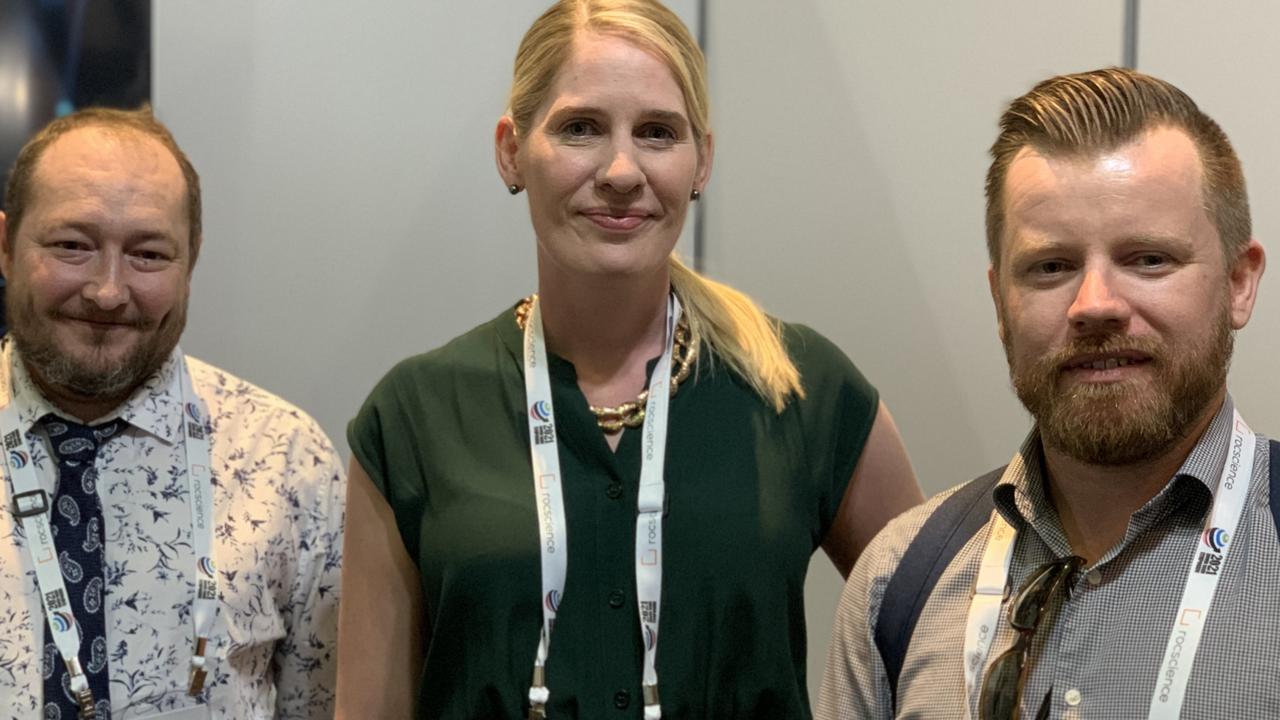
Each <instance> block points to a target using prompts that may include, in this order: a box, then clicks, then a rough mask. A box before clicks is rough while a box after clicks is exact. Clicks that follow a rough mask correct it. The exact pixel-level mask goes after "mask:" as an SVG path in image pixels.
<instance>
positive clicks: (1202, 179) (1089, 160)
mask: <svg viewBox="0 0 1280 720" xmlns="http://www.w3.org/2000/svg"><path fill="white" fill-rule="evenodd" d="M1161 133H1172V134H1173V135H1174V136H1175V137H1180V138H1181V139H1182V141H1183V142H1185V145H1186V147H1189V148H1190V150H1191V152H1192V153H1193V155H1192V159H1193V162H1192V165H1191V167H1192V168H1193V172H1194V173H1195V177H1194V178H1193V182H1194V183H1195V189H1196V191H1197V192H1196V194H1197V195H1198V197H1199V199H1200V205H1199V206H1200V209H1201V211H1202V212H1204V214H1205V216H1206V219H1207V220H1208V223H1209V225H1210V226H1211V227H1212V228H1213V231H1214V233H1215V234H1218V235H1219V240H1220V241H1221V231H1220V230H1219V228H1218V227H1217V223H1216V222H1215V221H1214V217H1213V207H1212V205H1211V203H1210V199H1209V192H1210V188H1209V186H1208V173H1207V167H1206V157H1205V152H1204V148H1203V147H1201V144H1200V143H1199V142H1197V141H1196V138H1195V137H1194V136H1193V135H1192V134H1191V132H1189V131H1188V130H1187V129H1186V128H1185V127H1183V126H1182V125H1181V124H1179V123H1177V122H1175V121H1172V120H1165V119H1155V120H1153V121H1152V122H1151V123H1149V124H1147V125H1145V126H1144V127H1142V128H1141V129H1139V130H1138V131H1137V132H1136V133H1134V134H1133V135H1131V136H1128V137H1122V138H1118V139H1116V140H1115V141H1113V142H1108V143H1101V144H1096V145H1088V146H1077V145H1069V146H1068V145H1061V144H1057V143H1051V142H1043V141H1041V142H1037V141H1032V142H1027V143H1025V144H1023V145H1022V146H1020V147H1019V148H1018V150H1017V151H1016V152H1015V153H1014V154H1013V156H1012V157H1011V158H1010V160H1009V162H1008V165H1006V166H1005V169H1004V173H1003V176H1004V177H1003V180H1002V182H1001V183H1000V197H999V198H998V200H999V203H1000V214H1001V216H1002V218H1003V220H1002V222H1001V225H1000V236H999V238H998V241H999V247H998V250H999V252H997V253H996V256H995V257H994V258H991V266H992V268H993V269H994V270H996V271H997V272H999V270H1000V266H1001V263H1000V259H1001V256H1002V255H1003V253H1004V251H1005V249H1006V244H1007V242H1008V240H1009V231H1010V228H1009V225H1010V224H1009V222H1008V219H1009V217H1010V211H1011V210H1012V209H1013V206H1012V205H1011V203H1010V193H1009V186H1010V182H1009V181H1010V180H1011V179H1012V178H1013V175H1014V169H1015V168H1016V167H1019V164H1020V162H1021V161H1023V160H1026V159H1029V158H1032V157H1038V158H1040V159H1042V160H1043V161H1044V162H1045V163H1047V164H1052V163H1062V162H1065V163H1071V164H1077V165H1086V164H1087V165H1094V164H1097V163H1098V162H1100V161H1101V160H1102V159H1103V158H1105V157H1107V156H1108V155H1115V154H1117V153H1119V152H1122V151H1123V150H1125V149H1126V148H1129V147H1132V146H1135V145H1138V144H1140V143H1143V142H1147V141H1148V140H1150V139H1151V138H1152V137H1153V136H1155V135H1158V134H1161Z"/></svg>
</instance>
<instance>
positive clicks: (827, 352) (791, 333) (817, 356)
mask: <svg viewBox="0 0 1280 720" xmlns="http://www.w3.org/2000/svg"><path fill="white" fill-rule="evenodd" d="M778 327H779V331H780V334H781V336H782V344H783V346H784V347H786V349H787V354H788V355H790V356H791V361H792V362H794V363H795V364H796V367H797V368H799V370H800V373H801V377H803V376H804V374H805V373H806V371H810V372H820V373H837V374H839V373H845V372H847V371H849V370H853V371H854V372H857V367H856V366H855V365H854V363H853V361H852V360H850V359H849V356H848V355H846V354H845V352H844V351H843V350H841V349H840V347H839V346H838V345H836V344H835V343H834V342H832V341H831V340H830V339H829V338H827V336H825V335H823V334H822V333H820V332H818V331H817V330H814V329H813V328H812V327H810V326H808V325H805V324H803V323H796V322H783V321H779V322H778Z"/></svg>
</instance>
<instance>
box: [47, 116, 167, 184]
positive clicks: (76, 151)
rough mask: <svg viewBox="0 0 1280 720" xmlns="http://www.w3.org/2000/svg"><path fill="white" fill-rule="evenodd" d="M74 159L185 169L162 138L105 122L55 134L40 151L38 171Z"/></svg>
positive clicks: (62, 164)
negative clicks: (161, 140)
mask: <svg viewBox="0 0 1280 720" xmlns="http://www.w3.org/2000/svg"><path fill="white" fill-rule="evenodd" d="M74 163H89V164H94V165H105V166H108V167H110V166H112V165H121V166H124V165H130V166H136V165H141V166H144V167H150V168H153V169H155V170H156V171H159V172H163V171H165V170H172V171H174V172H176V173H178V174H179V175H181V173H182V169H181V168H180V167H178V161H177V159H176V158H174V157H173V153H171V152H169V149H168V148H166V147H165V146H164V145H163V144H162V143H161V142H160V141H159V140H157V139H155V138H153V137H151V136H149V135H147V134H145V133H143V132H141V131H139V130H134V129H132V128H127V127H112V126H106V125H87V126H84V127H79V128H76V129H74V130H70V131H68V132H66V133H64V134H63V135H61V136H59V137H57V138H55V139H54V140H53V141H52V142H51V143H49V145H48V146H47V147H46V148H45V149H44V152H42V153H41V154H40V158H39V160H38V162H37V164H36V170H35V173H36V175H37V177H38V176H39V175H40V174H41V172H42V171H44V170H47V169H48V168H49V167H50V166H53V167H54V168H57V169H59V170H62V169H64V168H63V167H62V166H64V165H67V164H74Z"/></svg>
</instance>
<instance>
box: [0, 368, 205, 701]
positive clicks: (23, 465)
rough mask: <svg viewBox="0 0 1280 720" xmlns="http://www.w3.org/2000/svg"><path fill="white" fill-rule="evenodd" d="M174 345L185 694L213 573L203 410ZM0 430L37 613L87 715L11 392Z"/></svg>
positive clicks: (199, 669)
mask: <svg viewBox="0 0 1280 720" xmlns="http://www.w3.org/2000/svg"><path fill="white" fill-rule="evenodd" d="M176 352H177V359H178V368H179V371H178V372H179V373H180V377H181V387H182V408H183V409H182V412H183V416H182V426H183V436H184V438H185V442H184V444H183V449H184V451H185V454H186V463H187V479H188V483H189V487H190V493H189V497H188V502H189V504H190V506H191V529H192V532H191V535H192V544H193V554H194V557H195V575H194V577H195V581H196V598H195V600H194V601H193V603H192V622H193V624H194V627H195V640H194V648H193V653H192V658H191V675H190V678H189V685H188V693H189V694H191V695H198V694H200V692H201V690H202V689H203V686H204V678H205V653H206V649H207V645H208V640H209V637H210V636H211V634H212V632H213V622H214V618H215V617H216V615H217V609H218V608H217V598H218V579H217V573H216V572H215V565H214V561H213V502H212V500H211V497H210V490H211V487H212V484H211V474H210V471H209V459H210V457H211V455H210V450H209V440H208V438H207V436H206V433H205V418H207V417H208V412H207V411H206V410H205V405H204V401H203V400H201V399H200V398H199V396H197V395H196V394H195V391H194V390H193V388H192V386H191V379H190V377H189V376H188V374H187V363H186V359H185V357H184V356H183V355H182V351H181V350H178V351H176ZM0 433H3V437H4V446H5V452H6V457H7V462H6V463H5V464H6V466H7V467H8V468H9V481H10V483H11V484H12V487H13V496H14V514H15V516H17V518H18V522H19V523H21V525H22V528H23V532H24V533H25V535H26V536H27V549H28V551H29V552H30V555H31V560H32V563H33V564H34V565H35V568H36V583H37V585H38V587H39V589H40V597H41V599H42V604H43V605H44V609H45V618H46V619H47V620H48V622H49V630H50V632H51V633H52V634H53V640H54V643H55V645H57V648H58V653H59V654H60V655H61V656H62V660H63V662H64V663H65V664H66V666H67V672H68V674H70V676H71V692H72V693H73V694H74V695H75V696H76V702H77V703H78V704H79V705H80V707H81V709H82V712H84V711H85V710H86V709H87V710H88V712H90V715H89V716H90V717H92V708H93V703H94V699H93V695H92V693H91V691H90V690H89V681H88V678H86V677H85V674H84V670H83V668H82V667H81V665H80V659H79V658H80V641H81V638H80V633H79V632H78V630H77V629H76V628H77V626H76V621H75V614H74V613H73V612H72V610H71V605H70V604H69V602H68V599H67V588H66V584H65V583H64V582H63V579H62V571H61V568H60V567H59V563H58V553H57V549H56V547H55V545H54V542H53V537H52V533H51V532H50V528H49V496H48V495H47V494H46V493H45V491H44V490H43V489H42V488H41V487H40V480H39V478H38V477H36V472H35V467H34V466H33V464H32V463H31V455H30V453H29V452H28V448H27V447H26V443H25V442H24V441H23V432H22V426H21V423H20V422H19V418H18V412H17V409H16V408H15V407H14V404H13V402H12V399H11V401H10V402H9V403H8V404H7V405H6V406H5V407H4V409H3V410H0ZM193 457H194V458H199V459H202V460H203V461H204V464H196V463H193V462H192V458H193Z"/></svg>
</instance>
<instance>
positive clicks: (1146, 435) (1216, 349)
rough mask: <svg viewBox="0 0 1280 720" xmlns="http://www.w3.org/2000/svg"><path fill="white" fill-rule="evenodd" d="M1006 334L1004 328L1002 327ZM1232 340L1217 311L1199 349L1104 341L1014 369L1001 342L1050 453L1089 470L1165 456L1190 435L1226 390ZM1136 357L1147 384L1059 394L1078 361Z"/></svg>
mask: <svg viewBox="0 0 1280 720" xmlns="http://www.w3.org/2000/svg"><path fill="white" fill-rule="evenodd" d="M1005 327H1006V328H1007V327H1009V324H1008V323H1007V322H1006V323H1005ZM1234 338H1235V333H1234V332H1233V331H1232V329H1231V325H1230V324H1229V321H1228V317H1227V311H1226V309H1225V308H1222V309H1221V310H1220V313H1219V315H1218V318H1217V320H1216V321H1215V322H1214V328H1213V332H1212V333H1211V334H1210V335H1209V337H1208V338H1206V340H1205V341H1204V342H1201V343H1196V344H1193V345H1191V346H1189V347H1185V348H1170V347H1168V346H1167V345H1166V344H1165V343H1163V342H1161V341H1159V340H1156V339H1154V338H1146V337H1130V336H1125V335H1104V336H1097V337H1090V338H1080V339H1077V340H1075V341H1073V342H1072V343H1071V344H1070V345H1069V346H1067V347H1065V348H1063V349H1062V350H1059V351H1057V352H1054V353H1051V354H1049V355H1047V356H1045V357H1041V358H1039V359H1038V360H1036V361H1034V362H1032V363H1030V364H1029V365H1028V366H1027V367H1021V368H1019V367H1015V366H1014V361H1013V349H1012V347H1011V346H1010V344H1009V342H1008V341H1007V340H1006V342H1005V352H1006V354H1007V355H1008V356H1009V367H1010V376H1011V378H1012V380H1013V387H1014V390H1015V391H1016V392H1017V394H1018V399H1020V400H1021V401H1022V404H1023V405H1025V406H1026V408H1027V410H1028V411H1030V413H1031V415H1032V416H1033V417H1034V418H1035V419H1036V423H1037V424H1038V425H1039V429H1040V438H1041V440H1042V441H1043V442H1044V444H1045V445H1046V446H1048V447H1052V448H1055V449H1057V450H1059V451H1061V452H1063V453H1065V454H1066V455H1067V456H1068V457H1071V458H1074V459H1075V460H1078V461H1080V462H1083V463H1088V464H1091V465H1111V466H1117V465H1130V464H1133V463H1138V462H1142V461H1145V460H1150V459H1152V458H1155V457H1157V456H1159V455H1160V454H1161V453H1164V452H1166V451H1168V450H1169V449H1170V448H1171V447H1173V445H1174V444H1176V443H1177V442H1178V441H1180V440H1182V439H1183V438H1185V437H1186V436H1187V434H1188V433H1189V432H1190V431H1191V428H1192V427H1193V426H1194V425H1195V423H1196V422H1197V421H1198V420H1199V419H1200V418H1201V417H1202V416H1203V415H1204V412H1205V410H1206V408H1207V407H1208V406H1209V403H1210V402H1212V401H1213V399H1214V398H1215V397H1217V396H1218V393H1219V392H1220V391H1221V389H1222V388H1223V386H1224V385H1225V384H1226V379H1227V369H1228V367H1229V366H1230V364H1231V351H1232V346H1233V342H1234ZM1125 350H1129V351H1136V352H1138V353H1141V354H1143V355H1145V356H1147V357H1149V358H1150V360H1148V361H1147V363H1146V365H1147V366H1148V368H1149V370H1150V374H1151V379H1150V382H1148V381H1147V380H1145V379H1141V380H1122V381H1118V382H1105V383H1076V384H1073V385H1072V386H1071V387H1070V389H1065V390H1064V389H1061V388H1060V387H1059V382H1060V380H1061V379H1062V374H1063V373H1062V367H1063V365H1064V364H1065V363H1067V362H1069V361H1070V359H1071V358H1072V357H1074V356H1077V355H1080V354H1084V353H1104V354H1112V353H1118V352H1121V351H1125Z"/></svg>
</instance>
